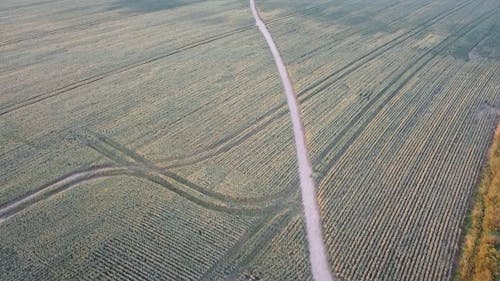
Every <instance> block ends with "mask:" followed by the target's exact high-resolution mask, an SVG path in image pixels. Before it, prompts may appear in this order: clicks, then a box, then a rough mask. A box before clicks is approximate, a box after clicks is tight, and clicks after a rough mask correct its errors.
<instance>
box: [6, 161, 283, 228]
mask: <svg viewBox="0 0 500 281" xmlns="http://www.w3.org/2000/svg"><path fill="white" fill-rule="evenodd" d="M117 176H120V177H123V176H131V177H135V178H141V179H145V180H148V181H150V182H152V183H156V184H158V185H160V186H162V187H164V188H166V189H168V190H170V191H172V192H174V193H176V194H178V195H180V196H182V197H184V198H185V199H187V200H189V201H191V202H193V203H195V204H197V205H200V206H202V207H204V208H207V209H210V210H214V211H219V212H224V213H230V214H240V215H261V214H265V213H269V212H274V211H276V210H279V209H281V208H282V207H284V206H286V205H288V203H289V202H288V201H282V202H280V201H277V202H276V201H271V202H254V203H249V204H240V202H237V201H232V200H222V199H219V198H210V197H209V198H207V196H206V195H205V194H203V193H202V192H193V191H192V190H191V189H190V188H189V187H188V188H186V187H184V188H181V187H178V186H177V185H174V184H172V183H171V182H170V180H171V178H169V177H168V176H167V175H165V174H163V173H160V172H157V171H148V170H145V169H144V168H143V167H140V166H119V167H114V166H110V167H100V168H96V169H92V170H87V171H82V172H75V173H72V174H70V175H68V176H66V177H64V178H62V179H60V180H58V181H56V182H54V183H52V184H50V185H47V186H45V187H44V188H41V189H38V191H36V192H34V193H32V194H30V195H27V196H24V197H21V198H18V199H16V200H13V201H11V202H10V203H8V204H4V206H3V207H1V208H0V223H1V222H3V221H5V220H7V219H9V218H10V217H12V216H13V215H15V214H17V213H19V212H21V211H23V210H25V209H27V208H29V207H31V206H33V205H35V204H37V203H39V202H40V201H43V200H46V199H49V198H51V197H52V196H54V195H56V194H60V193H62V192H64V191H68V190H70V189H72V188H75V187H77V186H78V185H80V184H83V183H85V182H88V181H91V180H97V179H104V178H109V177H117ZM180 186H185V185H182V184H181V185H180ZM207 199H209V200H207Z"/></svg>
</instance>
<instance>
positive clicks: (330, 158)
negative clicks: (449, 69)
mask: <svg viewBox="0 0 500 281" xmlns="http://www.w3.org/2000/svg"><path fill="white" fill-rule="evenodd" d="M495 12H496V9H495V10H493V11H490V12H486V13H484V14H483V15H481V16H479V17H478V18H476V19H474V20H472V21H471V22H469V23H468V24H466V25H464V26H462V27H460V28H459V29H458V30H456V31H455V32H453V33H452V34H450V35H448V36H447V37H446V38H445V39H443V40H442V41H441V42H440V43H439V44H438V45H436V46H434V47H433V48H431V49H429V50H428V51H426V52H425V53H424V54H422V55H421V56H420V57H419V58H417V59H416V60H415V61H414V62H413V63H412V64H411V65H410V66H409V67H408V68H406V69H405V70H404V71H403V72H402V73H400V74H399V75H398V76H396V77H395V78H394V79H393V80H392V81H391V82H390V83H389V84H388V85H387V86H386V87H384V88H383V89H382V90H381V91H380V92H378V93H377V95H376V96H375V97H374V98H373V99H371V100H370V101H369V102H368V103H367V104H366V105H364V106H363V108H362V109H361V110H360V111H359V112H358V113H357V114H356V115H355V116H354V117H353V118H352V119H351V120H350V121H349V123H348V124H347V125H346V126H345V127H344V128H343V129H342V130H341V131H340V132H339V133H338V134H337V135H336V136H335V137H334V138H333V141H332V142H330V143H329V144H328V145H327V146H326V147H325V149H323V150H322V151H321V152H320V154H319V157H318V159H322V160H326V161H325V162H326V163H323V164H324V166H323V167H322V169H321V177H320V178H319V179H318V181H320V182H323V181H324V180H325V179H328V178H327V172H328V171H329V170H330V169H331V168H332V167H333V165H334V164H335V163H336V162H337V161H338V160H340V158H341V157H342V156H343V155H344V154H345V153H346V151H347V150H348V149H349V148H350V147H351V145H352V144H353V143H354V142H355V140H356V139H357V138H358V137H359V136H360V135H361V134H362V132H363V131H364V130H365V128H366V127H368V125H369V123H370V122H371V121H372V119H373V118H374V117H375V116H376V115H377V114H378V113H379V112H381V111H382V109H383V108H384V107H385V105H386V104H388V103H389V102H390V100H391V99H392V98H393V97H394V96H395V95H396V94H397V93H398V92H399V90H401V89H402V88H403V87H404V85H406V84H407V83H408V81H410V79H412V78H413V77H414V76H415V74H417V73H418V72H419V71H420V70H422V68H424V67H425V66H426V65H427V64H428V63H429V62H430V61H432V59H434V58H435V57H436V56H437V55H438V54H440V53H441V52H442V51H443V50H444V49H445V48H446V47H447V46H449V45H450V44H453V43H454V42H456V41H457V40H458V39H460V38H462V37H463V36H464V35H465V34H467V33H469V32H470V31H471V30H473V29H474V28H476V27H477V26H478V25H479V24H481V23H482V22H484V21H485V20H487V19H489V18H490V17H492V16H493V15H494V14H495ZM413 67H415V68H414V69H412V68H413ZM398 83H399V84H398ZM395 85H397V86H395ZM393 87H395V88H394V89H393V90H392V91H391V92H390V93H389V94H388V95H387V96H386V97H385V98H384V99H383V100H382V102H381V103H380V104H379V105H378V106H377V107H376V108H375V110H374V111H373V112H370V113H369V115H368V116H367V118H366V119H365V120H363V121H362V122H361V124H360V126H359V127H358V128H357V129H354V133H353V135H352V136H351V137H350V138H349V139H348V140H347V141H346V142H345V143H344V144H342V145H341V146H340V150H338V151H337V152H335V153H334V154H332V152H333V149H334V148H335V147H336V145H338V143H339V142H340V140H341V139H342V138H343V137H344V136H345V135H346V134H347V133H348V131H349V130H353V128H354V127H355V126H356V124H357V122H358V121H359V120H360V119H361V118H362V117H363V115H366V112H368V111H369V109H370V108H371V107H372V106H373V105H374V103H375V101H377V100H379V99H380V98H381V97H382V96H383V95H384V94H385V93H387V92H388V91H389V90H390V89H391V88H393Z"/></svg>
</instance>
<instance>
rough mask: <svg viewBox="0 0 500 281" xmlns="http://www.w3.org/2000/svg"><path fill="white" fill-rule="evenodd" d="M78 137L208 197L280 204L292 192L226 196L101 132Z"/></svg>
mask: <svg viewBox="0 0 500 281" xmlns="http://www.w3.org/2000/svg"><path fill="white" fill-rule="evenodd" d="M76 135H77V136H78V138H80V139H83V140H84V143H85V144H87V145H88V146H89V147H91V148H92V149H94V150H96V151H97V152H98V153H101V154H103V155H104V156H106V157H107V158H109V159H110V160H113V161H114V162H116V163H119V164H121V165H123V166H139V167H142V168H143V169H144V170H150V171H154V172H155V173H159V174H162V175H164V176H166V177H168V178H171V179H172V180H174V181H176V182H177V183H179V184H182V185H185V186H187V187H189V188H191V189H192V190H194V191H196V192H199V193H202V194H204V195H206V196H208V197H210V198H214V199H218V200H222V201H229V202H233V203H235V204H238V203H242V204H248V203H255V202H260V203H263V202H269V204H277V205H279V204H281V203H279V201H284V200H286V199H288V198H290V196H291V194H292V193H294V187H293V184H292V185H290V186H289V187H287V188H284V189H282V190H281V191H279V192H276V193H273V194H268V195H264V196H260V197H238V196H234V197H233V196H228V195H226V194H224V193H221V192H216V191H212V190H210V189H206V188H203V187H201V186H199V185H197V184H195V183H193V182H191V181H189V180H187V179H185V178H183V177H181V176H180V175H178V174H176V173H174V172H171V171H168V170H167V169H164V168H160V167H158V166H156V165H155V163H153V162H152V161H150V160H148V159H147V158H145V157H144V156H142V155H139V154H138V153H137V152H135V151H133V150H131V149H129V148H127V147H125V146H123V145H122V144H120V143H118V142H116V141H114V140H113V139H111V138H108V137H106V136H104V135H102V134H98V133H96V132H91V131H89V130H86V131H85V132H79V133H77V134H76Z"/></svg>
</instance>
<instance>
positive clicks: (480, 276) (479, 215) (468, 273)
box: [459, 126, 500, 281]
mask: <svg viewBox="0 0 500 281" xmlns="http://www.w3.org/2000/svg"><path fill="white" fill-rule="evenodd" d="M499 199H500V126H499V127H498V128H497V130H496V133H495V139H494V141H493V145H492V147H491V150H490V159H489V162H488V166H487V167H486V170H485V173H484V178H483V180H482V182H481V185H480V188H479V192H478V194H477V196H476V199H475V203H474V207H473V210H472V213H471V215H470V225H469V229H468V233H467V236H466V237H465V243H464V252H463V254H462V258H461V261H460V269H459V280H463V281H466V280H467V281H468V280H471V281H490V280H491V281H492V280H498V278H499V277H500V251H499V247H500V239H499V235H498V233H499V231H500V217H499V216H498V214H499V213H500V203H499Z"/></svg>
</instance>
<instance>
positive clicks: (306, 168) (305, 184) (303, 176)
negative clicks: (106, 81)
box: [250, 0, 334, 281]
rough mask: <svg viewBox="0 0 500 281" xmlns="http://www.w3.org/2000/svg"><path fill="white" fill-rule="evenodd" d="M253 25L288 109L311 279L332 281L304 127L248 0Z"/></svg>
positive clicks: (283, 73)
mask: <svg viewBox="0 0 500 281" xmlns="http://www.w3.org/2000/svg"><path fill="white" fill-rule="evenodd" d="M250 7H251V9H252V14H253V17H254V18H255V23H256V24H257V26H258V28H259V30H260V32H261V33H262V35H263V36H264V38H265V39H266V42H267V45H268V46H269V49H271V53H272V54H273V57H274V61H275V62H276V66H277V67H278V71H279V74H280V77H281V82H282V83H283V87H284V88H285V94H286V99H287V103H288V107H289V109H290V117H291V119H292V125H293V134H294V138H295V147H296V151H297V162H298V166H299V178H300V188H301V192H302V204H303V206H304V217H305V223H306V232H307V240H308V246H309V260H310V263H311V270H312V274H313V278H314V280H316V281H333V280H334V278H333V276H332V273H331V272H330V267H329V264H328V258H327V256H326V251H325V245H324V241H323V234H322V226H321V216H320V211H319V205H318V200H317V198H316V188H315V186H314V180H313V177H312V165H311V161H310V160H309V152H308V150H307V146H306V140H305V133H304V125H303V124H302V119H301V114H300V110H299V105H298V102H297V95H296V94H295V92H294V90H293V86H292V82H291V81H290V77H289V76H288V72H287V70H286V67H285V64H284V63H283V59H282V58H281V55H280V53H279V50H278V47H277V46H276V44H275V43H274V41H273V38H272V36H271V33H269V31H268V30H267V27H266V25H265V23H264V22H263V21H262V19H261V18H260V15H259V12H258V11H257V7H256V5H255V0H250Z"/></svg>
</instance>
